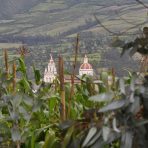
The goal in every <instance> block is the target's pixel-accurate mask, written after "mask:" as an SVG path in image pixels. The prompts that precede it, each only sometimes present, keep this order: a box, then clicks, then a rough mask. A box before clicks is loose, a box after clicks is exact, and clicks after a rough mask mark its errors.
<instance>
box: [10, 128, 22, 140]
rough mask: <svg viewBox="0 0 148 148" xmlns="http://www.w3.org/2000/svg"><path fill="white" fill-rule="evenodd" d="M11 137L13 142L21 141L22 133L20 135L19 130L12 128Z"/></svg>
mask: <svg viewBox="0 0 148 148" xmlns="http://www.w3.org/2000/svg"><path fill="white" fill-rule="evenodd" d="M11 136H12V140H13V141H14V142H16V141H20V140H21V133H20V131H19V129H18V128H12V129H11Z"/></svg>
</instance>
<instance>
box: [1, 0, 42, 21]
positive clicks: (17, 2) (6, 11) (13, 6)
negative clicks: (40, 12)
mask: <svg viewBox="0 0 148 148" xmlns="http://www.w3.org/2000/svg"><path fill="white" fill-rule="evenodd" d="M43 1H44V0H0V19H6V18H10V17H12V16H13V15H14V14H16V13H23V12H27V11H28V10H29V9H30V8H32V7H33V6H34V5H36V4H38V3H39V2H43Z"/></svg>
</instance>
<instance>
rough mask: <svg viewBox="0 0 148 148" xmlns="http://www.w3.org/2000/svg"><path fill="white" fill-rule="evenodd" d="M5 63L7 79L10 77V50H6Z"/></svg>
mask: <svg viewBox="0 0 148 148" xmlns="http://www.w3.org/2000/svg"><path fill="white" fill-rule="evenodd" d="M4 62H5V71H6V78H7V79H8V77H9V64H8V50H7V49H4Z"/></svg>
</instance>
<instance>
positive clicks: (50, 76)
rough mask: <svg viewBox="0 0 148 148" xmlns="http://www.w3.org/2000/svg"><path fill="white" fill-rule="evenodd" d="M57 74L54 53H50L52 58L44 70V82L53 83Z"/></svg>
mask: <svg viewBox="0 0 148 148" xmlns="http://www.w3.org/2000/svg"><path fill="white" fill-rule="evenodd" d="M56 75H57V70H56V66H55V62H54V60H53V58H52V55H50V60H49V63H48V67H47V68H45V72H44V82H45V83H53V81H54V80H55V78H56Z"/></svg>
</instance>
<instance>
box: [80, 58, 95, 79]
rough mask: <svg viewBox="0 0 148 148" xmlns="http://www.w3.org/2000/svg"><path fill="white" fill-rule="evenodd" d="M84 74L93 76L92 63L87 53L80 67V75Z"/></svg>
mask: <svg viewBox="0 0 148 148" xmlns="http://www.w3.org/2000/svg"><path fill="white" fill-rule="evenodd" d="M84 74H86V75H91V76H93V68H92V66H91V64H89V63H88V58H87V56H86V55H85V57H84V62H83V64H82V65H81V66H80V68H79V75H80V76H82V75H84Z"/></svg>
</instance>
